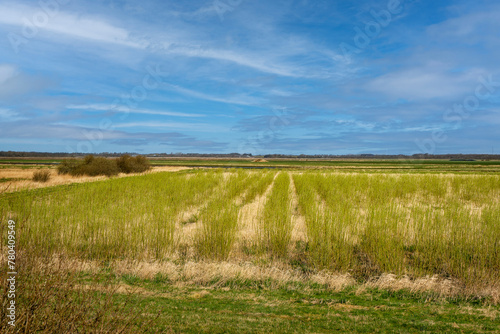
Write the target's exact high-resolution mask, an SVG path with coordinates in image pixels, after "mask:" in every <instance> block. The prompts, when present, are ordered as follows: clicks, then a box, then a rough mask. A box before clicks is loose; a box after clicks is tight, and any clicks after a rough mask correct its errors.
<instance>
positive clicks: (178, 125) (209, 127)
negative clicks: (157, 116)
mask: <svg viewBox="0 0 500 334" xmlns="http://www.w3.org/2000/svg"><path fill="white" fill-rule="evenodd" d="M114 127H115V128H174V129H181V130H186V131H190V130H192V131H198V132H226V131H229V128H226V127H223V126H218V125H214V124H207V123H182V122H131V123H122V124H117V125H114Z"/></svg>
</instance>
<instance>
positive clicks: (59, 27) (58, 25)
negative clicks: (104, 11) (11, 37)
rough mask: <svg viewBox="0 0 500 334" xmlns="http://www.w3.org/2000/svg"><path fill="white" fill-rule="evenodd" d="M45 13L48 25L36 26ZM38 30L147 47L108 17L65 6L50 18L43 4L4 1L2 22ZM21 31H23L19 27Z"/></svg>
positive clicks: (0, 19)
mask: <svg viewBox="0 0 500 334" xmlns="http://www.w3.org/2000/svg"><path fill="white" fill-rule="evenodd" d="M36 14H39V15H38V16H40V17H41V16H42V15H45V17H47V19H46V24H44V25H41V24H39V25H35V23H33V22H31V21H29V19H30V18H32V17H34V15H36ZM27 21H28V22H30V24H31V28H32V29H36V31H38V30H39V29H40V30H46V31H49V32H52V33H56V34H60V35H66V36H69V37H72V38H80V39H85V40H91V41H96V42H102V43H112V44H119V45H124V46H128V47H134V48H145V47H146V46H147V45H146V44H145V43H144V42H143V41H133V40H132V39H131V38H130V32H129V31H127V30H126V29H124V28H120V27H116V26H114V25H112V24H110V23H109V22H106V21H104V20H101V19H98V18H94V17H90V16H85V15H83V16H82V15H81V14H80V15H76V14H72V13H68V12H65V11H63V10H61V9H59V10H57V11H56V12H54V15H53V16H52V17H49V16H48V15H47V14H45V12H44V11H43V9H42V8H41V7H40V6H26V5H22V4H16V3H3V4H0V24H8V25H14V26H17V27H18V28H22V27H24V26H28V27H29V24H27V23H26V22H27ZM19 32H21V30H20V29H19Z"/></svg>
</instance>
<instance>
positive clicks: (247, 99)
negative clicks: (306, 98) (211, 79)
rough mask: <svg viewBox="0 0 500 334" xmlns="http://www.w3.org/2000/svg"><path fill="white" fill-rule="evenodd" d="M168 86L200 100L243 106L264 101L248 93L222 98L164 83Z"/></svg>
mask: <svg viewBox="0 0 500 334" xmlns="http://www.w3.org/2000/svg"><path fill="white" fill-rule="evenodd" d="M166 85H167V87H168V88H170V89H171V90H174V91H176V92H179V93H181V94H184V95H188V96H192V97H195V98H198V99H202V100H208V101H214V102H222V103H229V104H238V105H244V106H252V105H260V104H262V103H264V101H263V100H262V99H259V98H255V97H252V96H248V95H238V96H235V97H234V98H224V97H218V96H213V95H209V94H205V93H201V92H197V91H194V90H192V89H188V88H184V87H181V86H177V85H172V84H166Z"/></svg>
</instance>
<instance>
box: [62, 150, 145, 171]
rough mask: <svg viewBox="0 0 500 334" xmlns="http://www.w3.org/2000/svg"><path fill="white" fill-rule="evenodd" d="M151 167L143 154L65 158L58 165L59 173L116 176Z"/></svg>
mask: <svg viewBox="0 0 500 334" xmlns="http://www.w3.org/2000/svg"><path fill="white" fill-rule="evenodd" d="M149 169H151V165H150V163H149V160H148V159H147V158H146V157H144V156H142V155H138V156H135V157H133V156H130V155H128V154H125V155H122V156H121V157H119V158H117V159H109V158H104V157H96V156H94V155H87V156H85V157H84V158H83V159H75V158H70V159H64V160H62V161H61V164H60V165H59V166H58V167H57V172H58V174H69V175H72V176H79V175H88V176H98V175H106V176H114V175H118V174H119V173H126V174H130V173H142V172H145V171H147V170H149Z"/></svg>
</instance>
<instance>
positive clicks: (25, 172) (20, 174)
mask: <svg viewBox="0 0 500 334" xmlns="http://www.w3.org/2000/svg"><path fill="white" fill-rule="evenodd" d="M186 169H191V168H190V167H177V166H173V167H171V166H162V167H153V168H152V169H151V170H150V171H148V172H146V173H159V172H178V171H182V170H186ZM40 170H49V171H50V172H51V176H50V180H49V181H48V182H44V183H40V182H34V181H33V180H32V177H33V173H34V172H35V171H40ZM146 173H145V174H146ZM133 175H138V174H125V173H120V174H119V175H117V176H115V177H127V176H133ZM2 178H6V179H15V180H12V181H7V182H3V183H0V193H1V192H3V191H5V192H14V191H19V190H26V189H37V188H45V187H53V186H58V185H63V184H71V183H83V182H93V181H100V180H105V179H107V178H108V177H107V176H71V175H67V174H66V175H59V174H57V169H56V168H52V167H47V166H44V167H41V168H30V169H21V168H3V169H0V179H2Z"/></svg>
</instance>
